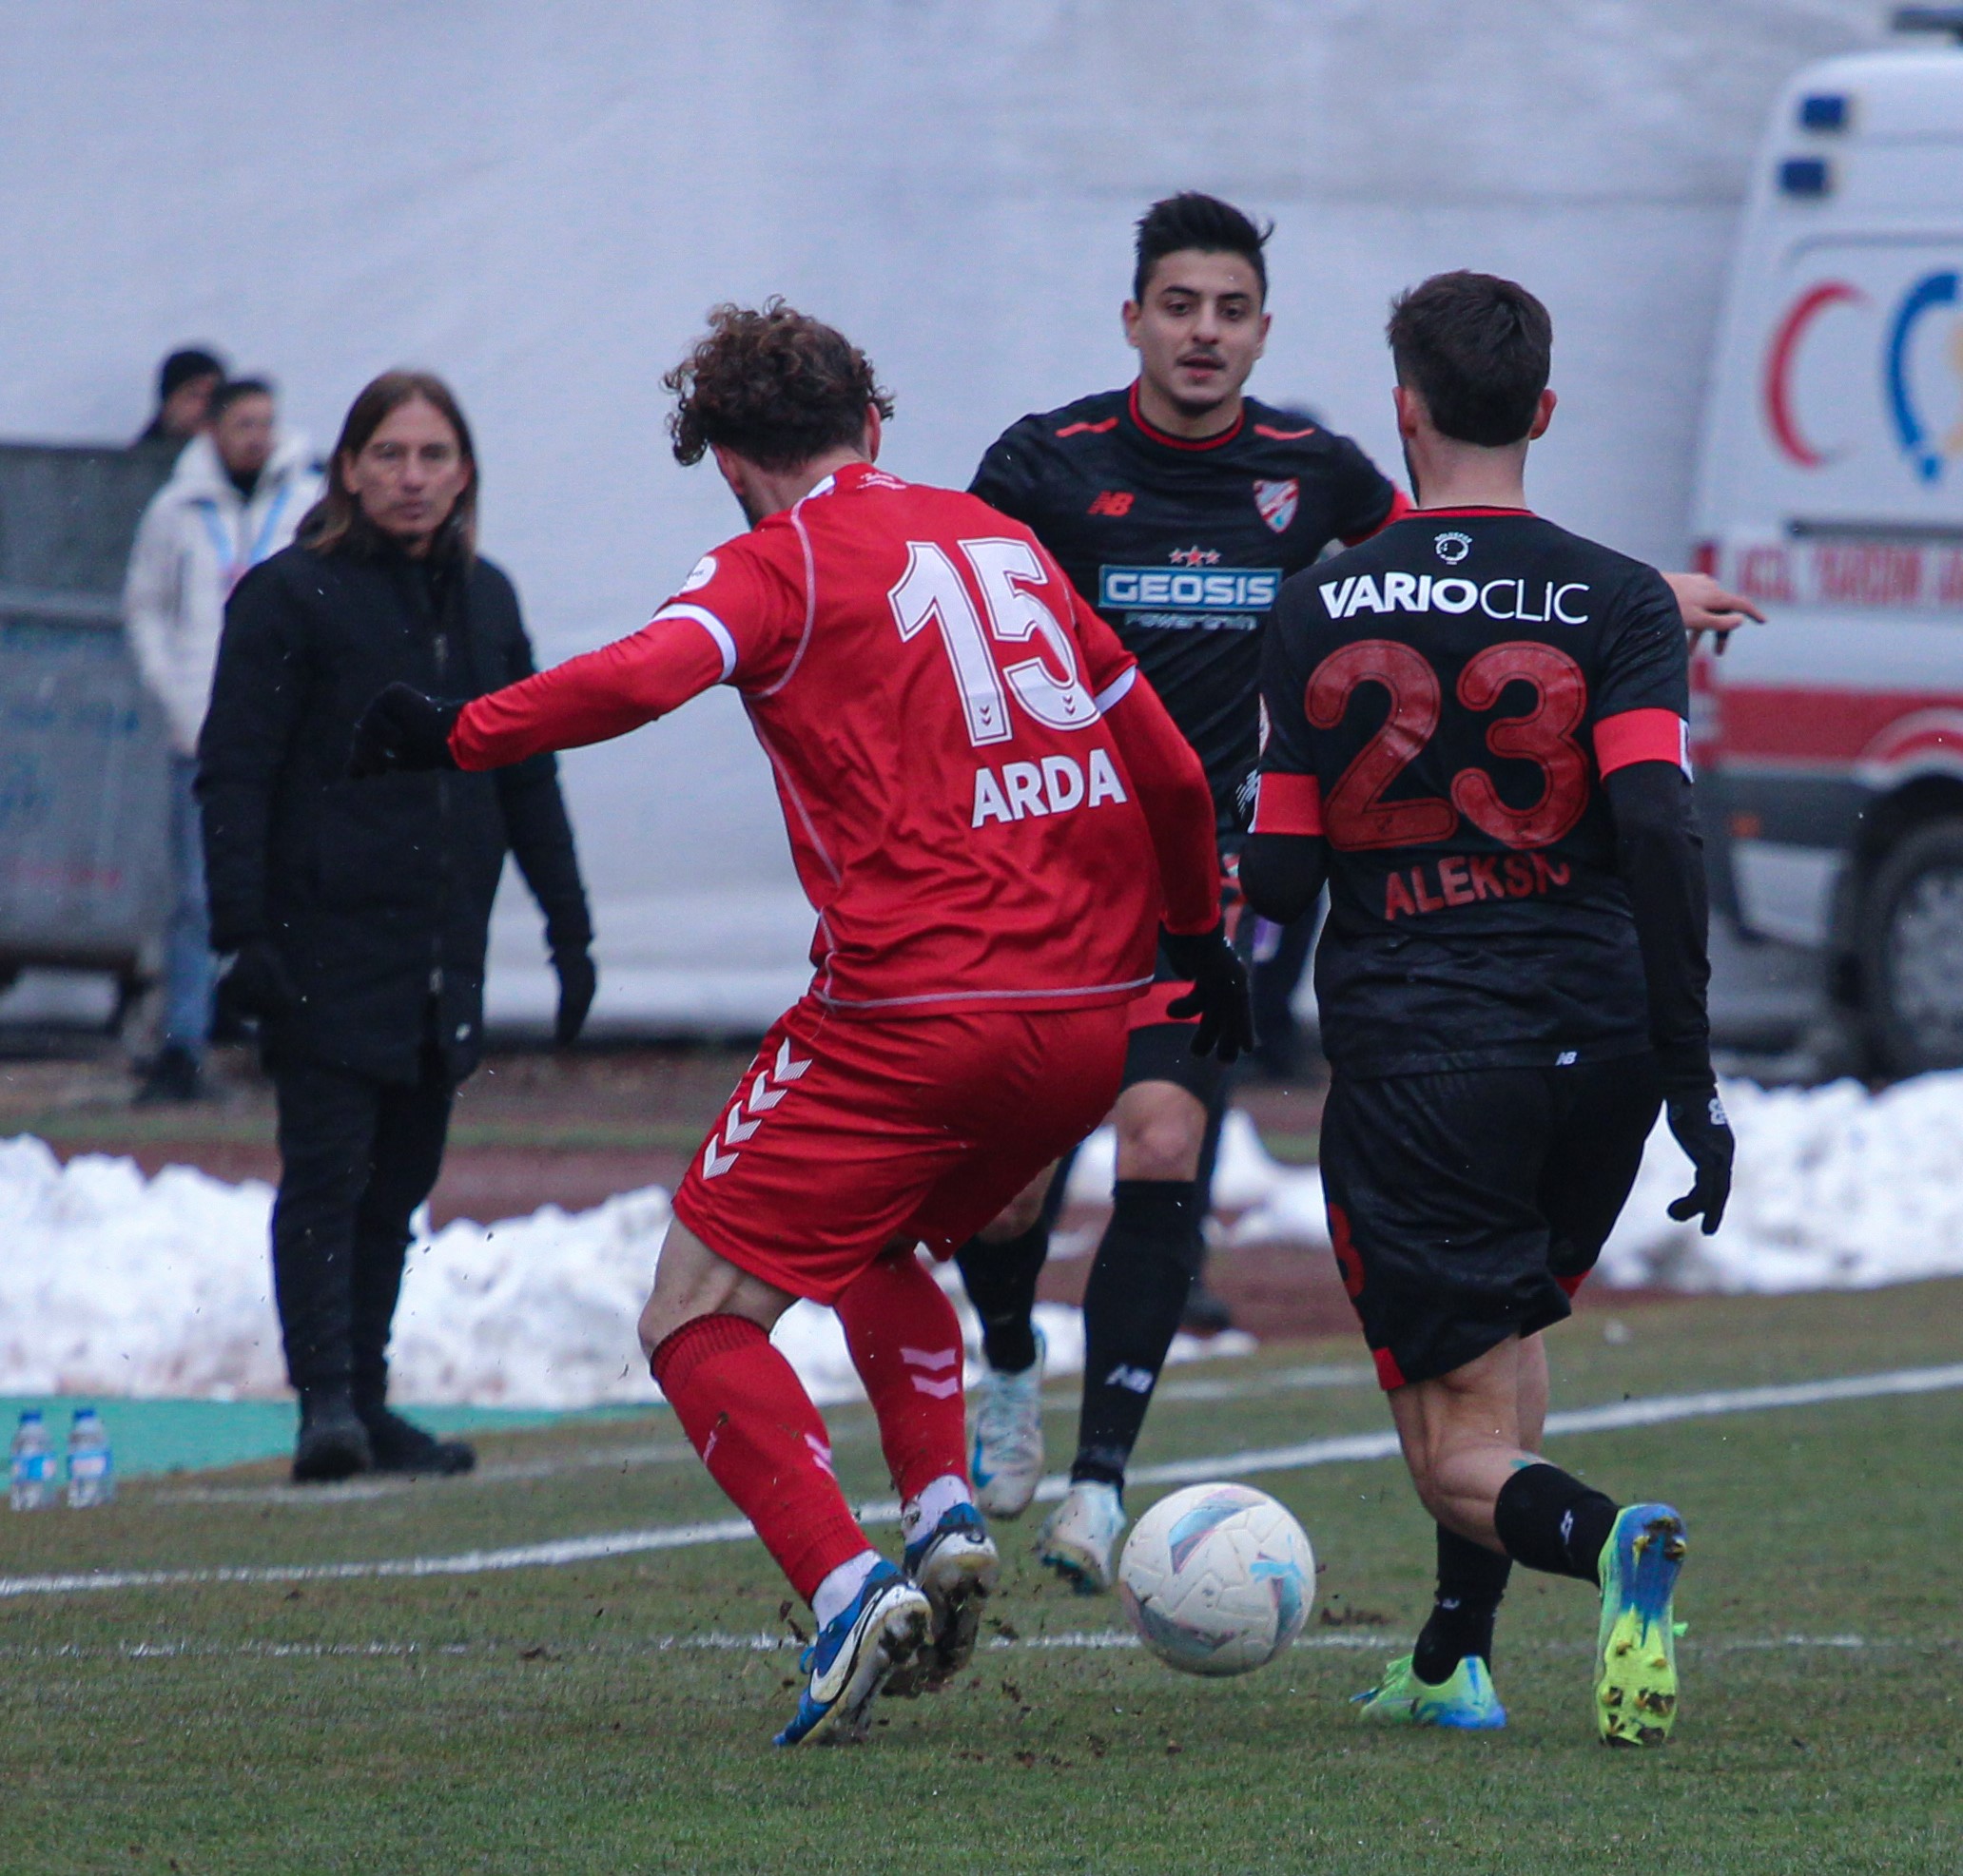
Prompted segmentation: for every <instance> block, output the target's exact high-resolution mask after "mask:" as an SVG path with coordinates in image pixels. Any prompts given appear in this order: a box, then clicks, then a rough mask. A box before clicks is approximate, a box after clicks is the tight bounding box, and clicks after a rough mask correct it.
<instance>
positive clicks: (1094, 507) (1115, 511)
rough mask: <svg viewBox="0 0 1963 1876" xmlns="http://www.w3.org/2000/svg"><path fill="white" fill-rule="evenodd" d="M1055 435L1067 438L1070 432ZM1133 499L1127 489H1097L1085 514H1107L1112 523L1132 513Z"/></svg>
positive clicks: (1086, 428) (1060, 432)
mask: <svg viewBox="0 0 1963 1876" xmlns="http://www.w3.org/2000/svg"><path fill="white" fill-rule="evenodd" d="M1080 427H1081V428H1083V429H1085V430H1088V429H1089V428H1090V427H1091V426H1090V425H1089V424H1084V425H1082V426H1080ZM1057 435H1059V436H1067V435H1070V432H1069V431H1067V430H1059V431H1058V433H1057ZM1135 499H1136V497H1135V496H1134V495H1133V493H1132V492H1131V491H1130V490H1129V489H1099V490H1098V493H1096V494H1095V495H1093V496H1092V497H1091V505H1090V507H1089V508H1088V509H1087V510H1085V513H1088V514H1108V515H1110V516H1111V518H1112V519H1113V520H1114V521H1119V520H1122V519H1123V518H1124V517H1125V516H1126V515H1127V514H1129V513H1131V512H1132V503H1133V501H1134V500H1135Z"/></svg>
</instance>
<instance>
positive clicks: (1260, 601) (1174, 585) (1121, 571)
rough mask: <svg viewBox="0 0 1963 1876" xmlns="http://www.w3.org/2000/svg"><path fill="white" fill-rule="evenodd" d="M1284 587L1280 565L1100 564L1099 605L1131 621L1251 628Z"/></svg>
mask: <svg viewBox="0 0 1963 1876" xmlns="http://www.w3.org/2000/svg"><path fill="white" fill-rule="evenodd" d="M1280 591H1281V569H1280V568H1278V567H1214V568H1209V569H1207V570H1206V571H1195V570H1194V569H1192V568H1187V567H1099V568H1098V609H1099V610H1100V611H1105V612H1123V613H1125V614H1127V615H1128V616H1127V618H1126V621H1125V623H1126V624H1127V625H1132V626H1147V627H1153V626H1156V627H1162V628H1167V629H1173V630H1182V629H1183V630H1187V631H1195V630H1198V631H1253V630H1254V629H1255V627H1257V626H1258V625H1259V624H1260V623H1261V621H1262V619H1263V618H1264V617H1266V616H1267V614H1268V612H1269V611H1270V610H1271V609H1273V605H1274V601H1275V598H1276V596H1277V595H1278V594H1279V593H1280Z"/></svg>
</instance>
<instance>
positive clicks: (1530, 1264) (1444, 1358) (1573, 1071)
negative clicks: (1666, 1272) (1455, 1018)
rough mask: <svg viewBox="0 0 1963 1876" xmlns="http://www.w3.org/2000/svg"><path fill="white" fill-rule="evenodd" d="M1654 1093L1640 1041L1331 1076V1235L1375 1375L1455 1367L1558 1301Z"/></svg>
mask: <svg viewBox="0 0 1963 1876" xmlns="http://www.w3.org/2000/svg"><path fill="white" fill-rule="evenodd" d="M1661 1106H1662V1090H1661V1087H1660V1085H1659V1083H1658V1080H1657V1072H1656V1066H1655V1063H1654V1061H1653V1060H1652V1058H1651V1057H1649V1056H1648V1055H1632V1056H1627V1057H1625V1058H1623V1059H1622V1060H1620V1061H1608V1062H1595V1063H1589V1064H1584V1065H1582V1066H1578V1067H1574V1068H1563V1069H1541V1068H1528V1069H1468V1070H1465V1071H1462V1072H1460V1073H1453V1074H1399V1075H1385V1076H1383V1077H1381V1078H1363V1079H1356V1078H1351V1077H1348V1076H1345V1075H1342V1074H1340V1073H1339V1074H1338V1075H1337V1076H1336V1077H1335V1079H1334V1082H1333V1084H1332V1085H1331V1089H1330V1095H1329V1105H1328V1106H1327V1108H1325V1110H1324V1111H1323V1118H1322V1183H1323V1194H1324V1197H1325V1199H1326V1200H1327V1202H1328V1206H1329V1221H1330V1236H1331V1241H1332V1242H1333V1244H1334V1246H1335V1253H1336V1263H1337V1266H1338V1267H1339V1268H1340V1269H1341V1271H1342V1273H1343V1285H1344V1287H1345V1288H1346V1289H1347V1290H1348V1291H1349V1292H1350V1298H1351V1302H1352V1303H1354V1304H1355V1305H1356V1313H1357V1315H1358V1316H1359V1317H1360V1318H1361V1319H1362V1323H1363V1333H1364V1339H1365V1340H1366V1341H1367V1342H1368V1343H1369V1344H1370V1352H1371V1353H1372V1354H1373V1355H1374V1356H1375V1358H1376V1363H1377V1377H1378V1379H1379V1380H1380V1381H1381V1382H1382V1383H1383V1384H1384V1386H1385V1387H1387V1388H1392V1387H1402V1386H1403V1385H1404V1384H1405V1383H1407V1382H1415V1381H1430V1380H1433V1379H1435V1378H1436V1377H1437V1376H1439V1375H1443V1374H1449V1373H1451V1371H1452V1370H1453V1369H1454V1368H1460V1367H1464V1366H1465V1364H1466V1363H1467V1362H1470V1361H1473V1360H1475V1359H1476V1358H1477V1357H1478V1356H1480V1355H1483V1354H1485V1352H1486V1351H1487V1349H1488V1348H1492V1347H1494V1346H1496V1345H1497V1344H1500V1343H1502V1342H1504V1341H1505V1340H1506V1338H1507V1337H1508V1336H1509V1335H1520V1336H1527V1335H1532V1334H1534V1333H1535V1332H1536V1331H1537V1330H1540V1329H1544V1328H1545V1327H1547V1326H1548V1325H1550V1324H1552V1323H1558V1322H1560V1321H1561V1320H1562V1319H1563V1318H1564V1317H1565V1316H1566V1315H1567V1314H1568V1308H1569V1305H1568V1298H1569V1297H1571V1296H1572V1295H1573V1294H1574V1292H1575V1291H1576V1290H1577V1289H1579V1288H1580V1287H1581V1285H1582V1280H1583V1279H1584V1277H1586V1276H1587V1274H1588V1272H1589V1271H1590V1270H1592V1269H1593V1268H1594V1267H1595V1260H1596V1258H1598V1257H1599V1256H1600V1255H1601V1254H1602V1247H1603V1243H1604V1241H1605V1240H1606V1239H1607V1237H1608V1234H1609V1231H1610V1230H1611V1229H1612V1228H1614V1225H1615V1221H1616V1218H1617V1216H1618V1215H1619V1214H1620V1212H1621V1211H1622V1209H1623V1203H1624V1202H1625V1201H1626V1200H1627V1198H1628V1196H1629V1189H1630V1188H1631V1187H1632V1186H1633V1185H1634V1184H1635V1183H1636V1173H1637V1170H1638V1168H1639V1167H1641V1165H1642V1148H1643V1143H1644V1142H1645V1141H1646V1140H1647V1139H1648V1138H1649V1134H1650V1130H1651V1129H1652V1128H1653V1127H1654V1126H1655V1125H1656V1117H1657V1112H1658V1110H1659V1108H1660V1107H1661Z"/></svg>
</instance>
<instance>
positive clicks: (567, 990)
mask: <svg viewBox="0 0 1963 1876" xmlns="http://www.w3.org/2000/svg"><path fill="white" fill-rule="evenodd" d="M552 966H553V969H554V970H555V971H556V972H557V973H558V974H559V1014H558V1015H557V1017H556V1018H554V1022H553V1044H554V1047H555V1048H559V1049H570V1048H572V1046H573V1043H575V1042H576V1041H578V1040H579V1032H580V1031H581V1030H582V1029H584V1028H585V1027H586V1013H587V1012H588V1011H589V1010H591V1009H592V1008H593V992H594V991H595V990H596V989H598V988H599V982H600V976H599V973H598V972H597V971H595V970H594V969H593V957H592V955H591V954H590V953H589V952H588V951H587V950H586V949H585V948H584V947H583V946H582V947H581V948H580V949H579V950H577V951H572V950H567V951H555V952H554V953H553V955H552Z"/></svg>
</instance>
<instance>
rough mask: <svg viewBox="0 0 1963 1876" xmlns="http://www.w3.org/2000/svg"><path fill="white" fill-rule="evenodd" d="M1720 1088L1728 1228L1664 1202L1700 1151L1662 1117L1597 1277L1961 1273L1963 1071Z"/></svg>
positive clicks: (1741, 1286) (1780, 1279)
mask: <svg viewBox="0 0 1963 1876" xmlns="http://www.w3.org/2000/svg"><path fill="white" fill-rule="evenodd" d="M1723 1095H1724V1105H1725V1109H1726V1112H1728V1113H1729V1114H1730V1115H1731V1123H1732V1127H1733V1129H1734V1131H1736V1132H1737V1134H1738V1142H1739V1157H1738V1170H1737V1174H1736V1178H1735V1183H1734V1185H1733V1188H1732V1195H1731V1204H1730V1207H1729V1209H1727V1210H1726V1212H1725V1214H1724V1224H1723V1226H1722V1228H1720V1230H1719V1232H1718V1235H1717V1236H1716V1237H1713V1238H1706V1237H1704V1236H1702V1235H1701V1233H1700V1231H1699V1229H1698V1227H1697V1226H1696V1224H1695V1223H1692V1224H1688V1225H1677V1224H1673V1223H1672V1222H1671V1221H1670V1219H1669V1218H1668V1217H1667V1216H1666V1215H1665V1213H1664V1207H1665V1206H1666V1205H1668V1204H1669V1202H1670V1201H1671V1200H1672V1199H1674V1198H1677V1197H1680V1196H1681V1194H1682V1193H1684V1192H1686V1191H1688V1190H1689V1189H1690V1165H1689V1162H1688V1161H1687V1160H1686V1159H1685V1158H1684V1156H1683V1154H1682V1152H1681V1151H1680V1150H1679V1149H1678V1148H1677V1146H1676V1144H1675V1142H1673V1141H1672V1140H1671V1138H1670V1136H1669V1133H1668V1131H1667V1130H1666V1129H1665V1128H1664V1127H1663V1126H1662V1124H1661V1123H1659V1124H1658V1127H1657V1131H1656V1132H1655V1134H1654V1135H1653V1136H1652V1137H1651V1139H1650V1143H1649V1151H1648V1152H1647V1153H1646V1154H1645V1156H1644V1158H1643V1162H1642V1172H1641V1174H1640V1175H1639V1176H1638V1178H1637V1181H1636V1189H1635V1191H1634V1192H1633V1193H1632V1194H1631V1195H1630V1198H1629V1203H1628V1205H1627V1206H1626V1207H1624V1208H1623V1216H1622V1220H1621V1222H1620V1223H1619V1224H1618V1225H1617V1227H1616V1229H1615V1233H1614V1235H1613V1236H1612V1237H1611V1238H1610V1239H1609V1241H1608V1245H1607V1247H1606V1248H1605V1249H1604V1251H1603V1257H1602V1277H1601V1281H1604V1282H1607V1283H1610V1284H1615V1285H1623V1286H1634V1285H1654V1286H1661V1287H1663V1288H1668V1289H1690V1290H1733V1291H1737V1290H1758V1291H1767V1292H1773V1291H1782V1290H1800V1289H1869V1288H1873V1287H1874V1286H1876V1285H1879V1284H1895V1283H1907V1282H1910V1281H1912V1280H1914V1279H1915V1278H1919V1277H1951V1276H1956V1275H1959V1274H1963V1073H1948V1074H1927V1075H1921V1076H1918V1077H1916V1078H1915V1079H1914V1080H1913V1081H1903V1082H1898V1083H1896V1085H1895V1087H1893V1088H1890V1089H1888V1090H1886V1091H1885V1092H1883V1093H1879V1094H1870V1093H1868V1092H1867V1090H1866V1089H1865V1088H1863V1087H1862V1086H1861V1085H1860V1084H1859V1083H1858V1082H1855V1081H1836V1082H1831V1083H1829V1084H1828V1085H1827V1086H1825V1087H1823V1088H1779V1089H1764V1088H1759V1087H1756V1086H1754V1085H1753V1084H1752V1083H1751V1082H1746V1081H1727V1082H1726V1083H1725V1084H1724V1089H1723Z"/></svg>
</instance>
